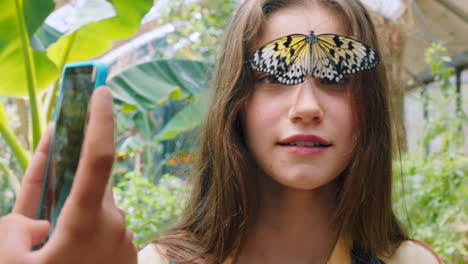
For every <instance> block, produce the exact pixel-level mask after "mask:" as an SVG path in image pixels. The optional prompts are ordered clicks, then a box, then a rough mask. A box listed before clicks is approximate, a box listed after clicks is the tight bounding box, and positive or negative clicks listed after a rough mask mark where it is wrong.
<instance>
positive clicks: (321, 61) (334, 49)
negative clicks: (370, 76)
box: [250, 31, 380, 85]
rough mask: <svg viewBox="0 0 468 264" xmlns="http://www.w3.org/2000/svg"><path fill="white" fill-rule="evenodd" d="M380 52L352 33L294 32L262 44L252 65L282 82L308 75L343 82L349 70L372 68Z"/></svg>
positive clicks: (292, 80) (353, 71) (297, 81)
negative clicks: (348, 34) (346, 35)
mask: <svg viewBox="0 0 468 264" xmlns="http://www.w3.org/2000/svg"><path fill="white" fill-rule="evenodd" d="M379 62H380V58H379V56H378V55H377V53H376V52H375V51H374V50H373V49H372V48H370V47H369V46H367V45H366V44H364V43H362V42H359V41H358V40H355V39H353V38H350V37H345V36H341V35H335V34H320V35H315V34H314V31H310V33H309V35H304V34H292V35H288V36H285V37H281V38H279V39H276V40H274V41H272V42H270V43H268V44H266V45H264V46H262V47H261V48H259V49H258V50H257V51H256V52H255V53H254V54H253V56H252V58H251V60H250V65H251V67H252V68H253V69H254V70H255V71H258V72H266V73H268V74H270V75H272V76H274V78H275V79H276V80H277V81H278V82H279V83H282V84H287V85H293V84H298V83H302V82H304V80H305V78H306V76H307V75H312V76H313V77H316V78H324V79H327V80H328V81H331V82H336V83H339V82H340V81H341V80H342V79H343V78H344V75H345V74H352V73H355V72H359V71H364V70H369V69H372V68H374V67H375V66H376V65H377V64H379Z"/></svg>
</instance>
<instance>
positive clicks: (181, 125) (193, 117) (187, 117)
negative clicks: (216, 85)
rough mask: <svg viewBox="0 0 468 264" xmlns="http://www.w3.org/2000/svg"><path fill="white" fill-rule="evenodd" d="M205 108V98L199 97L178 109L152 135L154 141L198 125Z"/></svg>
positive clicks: (171, 136) (170, 136)
mask: <svg viewBox="0 0 468 264" xmlns="http://www.w3.org/2000/svg"><path fill="white" fill-rule="evenodd" d="M206 110H207V99H206V97H202V98H201V99H199V100H197V101H195V102H192V103H191V104H190V105H188V106H187V107H185V108H184V109H182V110H181V111H179V112H178V113H177V114H176V115H175V116H174V117H173V118H172V119H171V120H170V121H169V122H168V123H167V124H166V125H165V126H164V128H163V129H162V130H161V131H160V132H159V133H158V134H157V135H156V136H155V137H154V140H155V141H157V142H158V141H162V140H168V139H172V138H174V137H176V136H177V135H178V134H180V133H182V132H186V131H190V130H192V129H194V128H195V127H196V126H198V125H199V124H200V123H201V121H202V119H203V117H204V115H205V112H206Z"/></svg>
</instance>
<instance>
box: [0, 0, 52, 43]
mask: <svg viewBox="0 0 468 264" xmlns="http://www.w3.org/2000/svg"><path fill="white" fill-rule="evenodd" d="M16 1H18V2H20V3H21V1H20V0H16ZM6 2H9V1H6ZM10 2H12V0H10ZM22 2H23V13H24V21H25V23H26V28H27V31H28V36H29V37H31V36H32V35H33V34H34V33H35V32H36V30H37V29H38V28H39V27H40V26H41V25H42V23H44V20H45V19H46V18H47V16H48V15H49V14H50V13H51V12H52V11H53V10H54V8H55V3H54V1H51V0H41V1H37V0H23V1H22ZM1 10H3V9H1Z"/></svg>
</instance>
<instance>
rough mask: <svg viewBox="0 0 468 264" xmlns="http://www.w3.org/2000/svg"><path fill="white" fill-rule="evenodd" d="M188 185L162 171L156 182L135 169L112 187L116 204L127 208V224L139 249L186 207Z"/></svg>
mask: <svg viewBox="0 0 468 264" xmlns="http://www.w3.org/2000/svg"><path fill="white" fill-rule="evenodd" d="M189 189H190V188H189V185H187V184H186V183H185V182H184V181H183V180H181V179H180V178H178V177H175V176H172V175H169V174H165V175H164V176H163V177H162V178H161V180H160V181H159V184H158V185H154V184H153V183H152V182H150V181H148V180H147V179H146V178H144V177H142V176H141V175H140V174H138V173H135V172H128V173H126V174H125V177H124V179H123V180H122V181H121V182H120V183H119V184H118V185H117V186H115V187H114V188H113V192H114V195H115V197H116V202H117V206H118V207H119V208H122V209H123V210H124V211H125V212H126V218H125V221H126V224H127V226H128V227H129V228H130V229H131V230H132V231H133V232H134V233H135V238H134V242H135V245H136V246H137V248H138V249H141V248H142V247H144V246H145V245H146V244H147V243H149V242H151V240H153V239H156V238H158V237H159V236H160V234H161V231H162V230H163V229H164V228H166V227H168V226H169V225H170V224H171V223H173V222H175V220H176V219H177V217H178V216H179V215H180V214H181V212H182V210H183V208H184V207H185V204H186V201H187V196H188V192H189Z"/></svg>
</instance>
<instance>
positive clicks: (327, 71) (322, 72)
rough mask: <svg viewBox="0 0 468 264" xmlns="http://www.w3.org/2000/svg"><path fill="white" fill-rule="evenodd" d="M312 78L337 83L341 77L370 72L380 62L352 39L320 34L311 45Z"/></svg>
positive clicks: (363, 45) (372, 53) (375, 55)
mask: <svg viewBox="0 0 468 264" xmlns="http://www.w3.org/2000/svg"><path fill="white" fill-rule="evenodd" d="M312 45H313V47H312V50H313V56H312V57H313V60H314V65H313V67H312V68H313V72H311V73H308V74H311V75H312V76H314V77H318V78H327V79H328V80H330V81H337V82H339V81H340V80H341V79H342V78H343V75H345V74H353V73H356V72H360V71H365V70H370V69H372V68H374V67H375V66H376V65H377V64H379V62H380V58H379V56H378V55H377V53H376V52H375V51H374V50H373V49H372V48H370V47H369V46H367V45H366V44H364V43H362V42H359V41H357V40H355V39H353V38H350V37H345V36H340V35H335V34H322V35H318V36H317V41H316V42H315V43H314V44H312Z"/></svg>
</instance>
